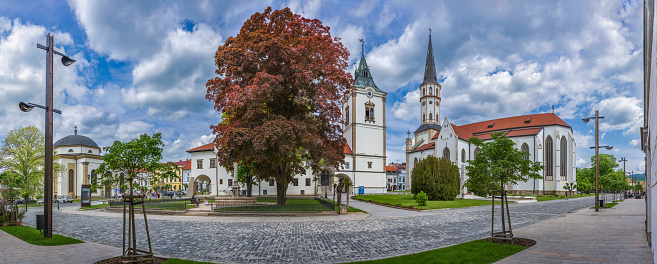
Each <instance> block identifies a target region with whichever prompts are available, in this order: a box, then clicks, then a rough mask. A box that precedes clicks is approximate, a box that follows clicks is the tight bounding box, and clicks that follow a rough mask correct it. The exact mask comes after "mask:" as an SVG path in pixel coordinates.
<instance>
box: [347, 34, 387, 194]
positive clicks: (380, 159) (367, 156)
mask: <svg viewBox="0 0 657 264" xmlns="http://www.w3.org/2000/svg"><path fill="white" fill-rule="evenodd" d="M361 42H363V40H362V39H361ZM354 75H355V78H356V80H355V83H354V86H352V88H351V92H350V93H349V96H348V98H347V100H346V101H345V103H344V104H343V107H342V108H343V109H342V111H343V116H344V117H345V121H346V126H345V128H344V137H345V138H346V140H347V145H348V146H349V148H350V149H351V151H352V153H353V155H352V156H351V157H346V159H345V162H349V163H351V166H350V167H349V169H348V170H351V171H353V175H354V176H353V177H352V175H348V176H349V177H352V179H351V180H352V181H353V183H354V184H353V186H365V192H366V193H382V192H383V193H385V190H386V175H385V173H386V170H385V167H386V111H385V109H386V95H387V93H386V92H384V91H383V90H381V89H379V87H377V85H376V84H375V83H374V79H373V78H372V73H371V72H370V68H369V66H368V65H367V61H366V60H365V53H364V43H363V45H362V47H361V57H360V63H359V64H358V67H357V68H356V72H355V74H354ZM345 169H346V168H345Z"/></svg>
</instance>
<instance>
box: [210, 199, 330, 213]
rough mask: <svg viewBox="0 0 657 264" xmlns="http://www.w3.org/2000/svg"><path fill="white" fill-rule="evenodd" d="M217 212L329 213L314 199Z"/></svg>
mask: <svg viewBox="0 0 657 264" xmlns="http://www.w3.org/2000/svg"><path fill="white" fill-rule="evenodd" d="M257 201H258V202H276V199H258V200H257ZM217 210H219V211H318V212H319V211H331V209H330V208H328V207H326V206H324V205H323V204H321V203H320V202H319V201H317V200H315V199H287V201H286V202H285V205H283V206H280V205H249V206H239V207H223V208H219V209H217Z"/></svg>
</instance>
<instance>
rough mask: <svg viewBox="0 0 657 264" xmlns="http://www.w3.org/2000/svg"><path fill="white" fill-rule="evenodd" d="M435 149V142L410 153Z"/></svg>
mask: <svg viewBox="0 0 657 264" xmlns="http://www.w3.org/2000/svg"><path fill="white" fill-rule="evenodd" d="M435 147H436V142H431V143H429V144H424V145H422V146H420V147H418V148H416V149H414V150H413V151H412V152H418V151H423V150H427V149H433V148H435Z"/></svg>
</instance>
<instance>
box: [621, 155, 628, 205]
mask: <svg viewBox="0 0 657 264" xmlns="http://www.w3.org/2000/svg"><path fill="white" fill-rule="evenodd" d="M620 161H622V162H623V175H625V162H626V161H627V159H625V157H622V158H621V159H620ZM623 183H625V184H624V185H623V199H627V197H625V196H626V195H627V192H626V190H625V186H626V185H627V177H625V176H623Z"/></svg>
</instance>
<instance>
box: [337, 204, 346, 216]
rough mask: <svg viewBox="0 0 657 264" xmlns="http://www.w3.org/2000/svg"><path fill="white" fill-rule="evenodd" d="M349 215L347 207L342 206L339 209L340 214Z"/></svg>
mask: <svg viewBox="0 0 657 264" xmlns="http://www.w3.org/2000/svg"><path fill="white" fill-rule="evenodd" d="M346 213H347V206H344V205H341V206H340V207H339V209H338V214H346Z"/></svg>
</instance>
